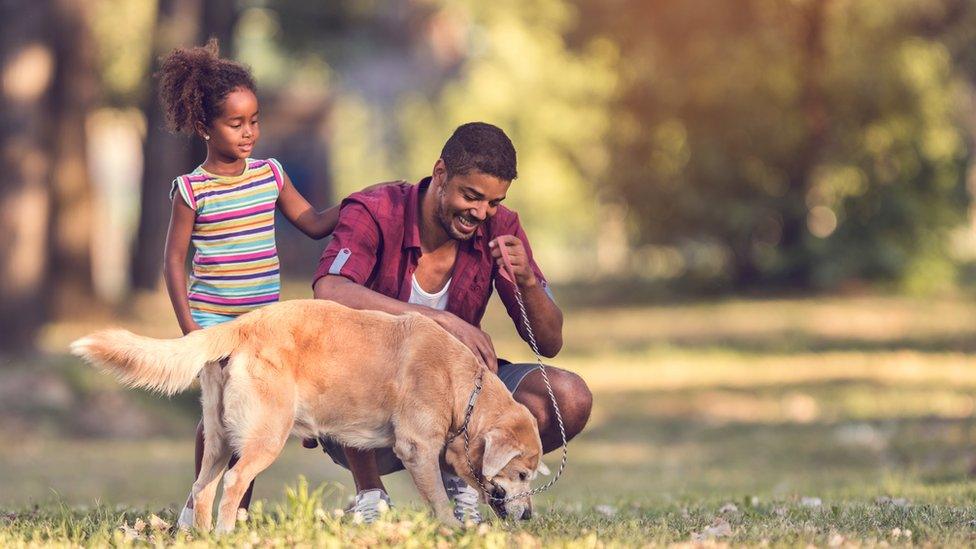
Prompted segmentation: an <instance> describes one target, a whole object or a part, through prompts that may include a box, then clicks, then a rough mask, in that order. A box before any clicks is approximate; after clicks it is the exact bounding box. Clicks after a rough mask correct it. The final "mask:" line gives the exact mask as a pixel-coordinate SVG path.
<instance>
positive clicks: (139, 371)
mask: <svg viewBox="0 0 976 549" xmlns="http://www.w3.org/2000/svg"><path fill="white" fill-rule="evenodd" d="M236 324H237V323H236V322H229V323H227V324H222V325H218V326H213V327H211V328H207V329H205V330H197V331H195V332H191V333H189V334H187V335H185V336H183V337H181V338H177V339H153V338H151V337H143V336H139V335H136V334H134V333H132V332H130V331H128V330H122V329H111V330H102V331H99V332H95V333H93V334H91V335H88V336H86V337H83V338H81V339H79V340H77V341H75V342H74V343H72V344H71V352H72V354H74V355H76V356H79V357H81V358H83V359H85V360H86V361H87V362H89V363H91V364H93V365H94V366H96V367H98V368H99V369H101V370H106V371H108V372H111V373H112V374H114V375H115V377H117V378H118V379H119V381H121V382H122V383H123V384H125V385H128V386H130V387H142V388H145V389H149V390H151V391H157V392H160V393H163V394H166V395H173V394H175V393H179V392H182V391H185V390H186V389H187V388H188V387H189V386H190V385H191V384H192V383H193V380H194V379H195V378H196V376H197V374H198V373H199V372H200V370H202V369H203V367H204V366H206V364H207V363H208V362H215V361H218V360H220V359H222V358H224V357H226V356H228V355H230V353H231V352H232V351H233V350H234V348H236V346H237V343H238V341H239V337H238V329H237V326H236Z"/></svg>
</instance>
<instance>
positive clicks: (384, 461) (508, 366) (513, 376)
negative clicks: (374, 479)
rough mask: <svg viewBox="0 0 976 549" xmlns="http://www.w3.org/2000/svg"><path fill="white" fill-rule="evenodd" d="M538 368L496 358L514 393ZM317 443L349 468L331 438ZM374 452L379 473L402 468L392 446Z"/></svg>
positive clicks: (342, 453)
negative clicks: (526, 377)
mask: <svg viewBox="0 0 976 549" xmlns="http://www.w3.org/2000/svg"><path fill="white" fill-rule="evenodd" d="M538 369H539V365H538V364H536V363H534V362H532V363H523V364H512V363H511V362H509V361H507V360H504V359H501V358H500V359H498V378H499V379H501V380H502V383H504V384H505V387H506V388H507V389H508V391H509V392H510V393H514V392H515V390H516V389H518V386H519V384H520V383H522V380H523V379H525V376H527V375H529V374H530V373H531V372H533V371H535V370H538ZM319 443H320V444H322V450H323V451H324V452H325V453H326V454H329V457H331V458H332V461H334V462H335V463H336V464H338V465H341V466H342V467H344V468H346V469H348V468H349V464H348V463H346V453H345V452H344V451H343V449H342V446H341V445H340V444H338V443H337V442H335V441H334V440H332V439H331V438H320V439H319ZM375 454H376V466H377V468H378V469H379V472H380V474H381V475H387V474H389V473H395V472H397V471H402V470H403V469H404V467H403V462H402V461H400V458H398V457H396V454H395V453H393V448H377V449H376V451H375Z"/></svg>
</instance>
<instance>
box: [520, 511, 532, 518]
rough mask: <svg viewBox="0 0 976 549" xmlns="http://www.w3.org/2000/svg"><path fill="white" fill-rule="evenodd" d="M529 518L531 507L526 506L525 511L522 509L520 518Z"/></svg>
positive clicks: (530, 516)
mask: <svg viewBox="0 0 976 549" xmlns="http://www.w3.org/2000/svg"><path fill="white" fill-rule="evenodd" d="M530 518H532V509H528V508H526V510H525V511H522V520H529V519H530Z"/></svg>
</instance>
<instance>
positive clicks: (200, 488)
mask: <svg viewBox="0 0 976 549" xmlns="http://www.w3.org/2000/svg"><path fill="white" fill-rule="evenodd" d="M200 387H201V389H202V391H201V392H202V396H201V401H202V405H203V406H202V407H203V436H204V442H203V460H202V461H201V463H200V474H199V475H197V479H196V481H195V482H194V483H193V489H192V491H191V492H190V498H191V500H192V502H193V508H192V509H184V512H183V513H181V514H180V524H179V525H180V526H181V527H189V526H190V524H187V523H188V522H190V520H188V519H189V517H192V525H193V526H195V527H196V528H197V529H199V530H201V531H209V530H210V526H211V521H212V513H213V500H214V496H215V495H216V494H217V484H218V483H219V482H220V475H221V474H222V473H223V472H224V468H225V467H227V462H228V461H230V456H231V450H230V446H229V445H228V443H227V433H226V432H225V431H224V424H223V418H222V417H221V416H222V415H223V396H222V395H223V373H222V372H221V371H220V369H219V367H218V366H217V365H215V364H211V365H208V366H207V367H206V368H204V370H203V372H201V373H200ZM187 515H189V516H187Z"/></svg>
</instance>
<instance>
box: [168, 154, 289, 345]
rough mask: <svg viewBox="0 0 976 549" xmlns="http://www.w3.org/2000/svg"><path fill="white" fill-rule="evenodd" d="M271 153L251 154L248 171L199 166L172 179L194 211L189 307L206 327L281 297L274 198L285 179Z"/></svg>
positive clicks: (173, 192) (175, 187)
mask: <svg viewBox="0 0 976 549" xmlns="http://www.w3.org/2000/svg"><path fill="white" fill-rule="evenodd" d="M282 174H283V171H282V169H281V164H279V163H278V161H277V160H275V159H273V158H269V159H268V160H254V159H251V158H248V159H247V160H246V167H245V169H244V173H242V174H241V175H237V176H221V175H215V174H212V173H209V172H207V171H206V170H204V169H203V167H198V168H197V169H196V170H194V171H193V172H192V173H190V174H187V175H183V176H180V177H177V178H176V179H175V180H174V181H173V190H172V191H171V193H170V197H171V198H175V197H176V193H177V192H178V193H179V194H180V196H181V197H183V200H185V201H186V203H187V204H188V205H189V206H190V208H192V209H193V210H194V211H195V212H196V221H195V222H194V224H193V233H192V235H191V241H192V242H193V247H194V248H195V249H196V252H195V253H194V255H193V270H192V273H191V275H190V285H189V290H188V297H189V299H190V312H191V313H192V314H193V317H194V319H195V320H196V321H197V322H198V323H199V324H200V325H201V326H203V327H206V326H209V325H213V324H217V323H219V322H221V321H223V320H230V319H231V318H233V317H236V316H239V315H242V314H244V313H246V312H248V311H251V310H254V309H257V308H258V307H261V306H263V305H267V304H268V303H273V302H275V301H278V297H279V293H280V289H281V283H280V280H279V274H278V273H279V268H278V249H277V247H276V246H275V227H274V216H275V204H276V202H277V201H278V194H279V193H280V192H281V186H282V185H283V184H284V179H283V176H282Z"/></svg>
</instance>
